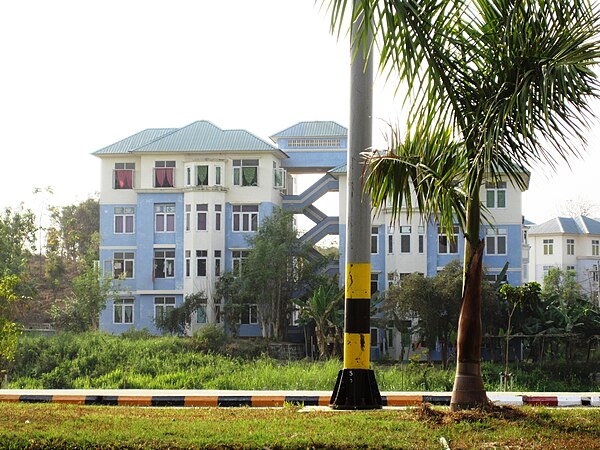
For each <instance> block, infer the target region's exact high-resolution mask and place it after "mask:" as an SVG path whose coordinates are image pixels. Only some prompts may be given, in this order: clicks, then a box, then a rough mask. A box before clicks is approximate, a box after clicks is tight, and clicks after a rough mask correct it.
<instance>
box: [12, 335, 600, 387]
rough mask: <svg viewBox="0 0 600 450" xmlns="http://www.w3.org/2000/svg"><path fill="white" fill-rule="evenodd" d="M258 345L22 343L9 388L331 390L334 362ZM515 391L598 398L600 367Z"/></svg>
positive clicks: (428, 374) (152, 340) (554, 368)
mask: <svg viewBox="0 0 600 450" xmlns="http://www.w3.org/2000/svg"><path fill="white" fill-rule="evenodd" d="M268 352H269V348H268V346H267V345H266V344H265V341H264V340H262V339H257V340H249V339H243V340H242V339H234V340H231V339H229V338H227V337H226V336H225V335H224V334H223V332H222V330H221V329H220V328H219V327H218V326H216V325H215V326H214V327H211V326H209V327H205V328H203V329H201V330H198V332H197V333H196V334H195V335H194V337H193V338H178V337H172V336H165V337H151V336H150V335H149V333H148V332H147V331H136V330H132V331H130V332H128V333H126V334H125V335H124V336H111V335H107V334H103V333H85V334H71V333H64V334H58V335H56V336H52V337H49V338H48V337H41V336H38V337H31V336H22V337H21V338H20V341H19V345H18V347H17V351H16V354H15V361H14V362H13V363H12V366H11V372H10V378H9V381H10V387H11V388H16V389H41V388H46V389H51V388H55V389H64V388H72V389H75V388H79V389H88V388H106V389H120V388H140V389H141V388H144V389H257V390H278V389H282V390H326V391H328V390H331V387H332V386H333V383H334V382H335V379H336V377H337V373H338V371H339V366H340V362H339V361H338V360H337V359H329V360H325V361H316V362H311V361H279V360H275V359H272V358H270V357H268V356H267V355H268ZM453 370H454V366H452V365H451V366H450V367H449V368H448V369H443V368H441V367H437V366H433V365H431V364H428V363H426V362H419V361H417V360H413V361H411V362H409V363H404V364H399V363H393V362H391V361H387V362H386V361H383V362H382V363H379V364H375V365H374V371H375V375H376V377H377V382H378V385H379V387H380V389H381V390H382V391H429V390H431V391H449V390H450V389H451V388H452V379H453ZM503 370H504V366H503V364H500V363H484V364H483V378H484V382H485V386H486V388H487V389H490V390H498V388H499V377H498V374H499V373H500V372H501V371H503ZM511 371H512V373H513V376H514V384H513V388H514V389H515V390H524V391H581V392H590V391H597V390H598V389H600V386H599V385H598V384H597V382H595V381H594V380H593V379H591V378H590V377H589V375H590V374H591V373H596V372H600V361H598V359H597V358H596V359H594V360H592V361H590V362H589V363H585V362H579V363H568V362H566V361H560V360H559V359H555V360H552V361H548V362H546V363H540V362H536V363H533V362H520V363H518V364H513V365H512V366H511Z"/></svg>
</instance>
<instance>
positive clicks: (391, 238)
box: [388, 234, 394, 254]
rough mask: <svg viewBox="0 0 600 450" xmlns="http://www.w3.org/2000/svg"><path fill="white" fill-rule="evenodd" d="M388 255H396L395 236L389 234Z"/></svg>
mask: <svg viewBox="0 0 600 450" xmlns="http://www.w3.org/2000/svg"><path fill="white" fill-rule="evenodd" d="M388 253H389V254H392V253H394V235H393V234H388Z"/></svg>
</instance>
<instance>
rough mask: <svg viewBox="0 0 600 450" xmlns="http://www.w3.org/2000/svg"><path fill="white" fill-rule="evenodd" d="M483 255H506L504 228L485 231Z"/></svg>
mask: <svg viewBox="0 0 600 450" xmlns="http://www.w3.org/2000/svg"><path fill="white" fill-rule="evenodd" d="M485 253H486V254H487V255H506V228H498V229H496V230H494V229H493V228H488V229H487V230H485Z"/></svg>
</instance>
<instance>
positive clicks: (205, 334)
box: [193, 323, 229, 352]
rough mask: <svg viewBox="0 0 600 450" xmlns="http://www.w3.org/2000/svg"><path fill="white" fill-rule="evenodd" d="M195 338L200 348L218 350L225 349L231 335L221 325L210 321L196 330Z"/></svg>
mask: <svg viewBox="0 0 600 450" xmlns="http://www.w3.org/2000/svg"><path fill="white" fill-rule="evenodd" d="M193 340H194V343H195V344H196V345H197V346H198V347H199V348H200V349H202V350H206V351H211V352H217V351H219V350H223V349H224V347H225V345H226V344H227V343H228V342H229V336H227V333H225V329H224V328H223V327H222V326H221V325H218V324H215V323H209V324H206V325H204V326H203V327H202V328H199V329H197V330H196V331H195V332H194V337H193Z"/></svg>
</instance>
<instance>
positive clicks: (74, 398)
mask: <svg viewBox="0 0 600 450" xmlns="http://www.w3.org/2000/svg"><path fill="white" fill-rule="evenodd" d="M86 401H87V396H86V395H53V396H52V403H69V404H72V405H85V404H86Z"/></svg>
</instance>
